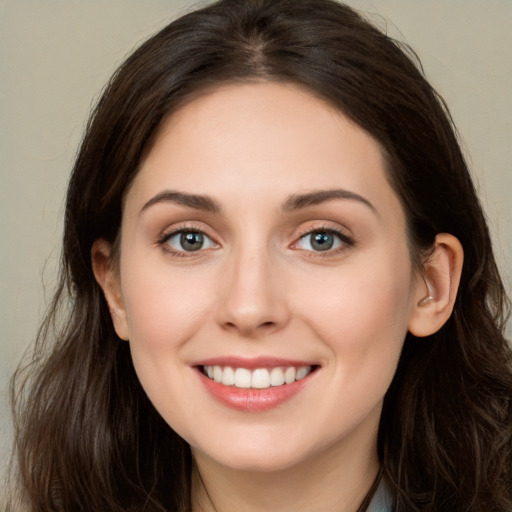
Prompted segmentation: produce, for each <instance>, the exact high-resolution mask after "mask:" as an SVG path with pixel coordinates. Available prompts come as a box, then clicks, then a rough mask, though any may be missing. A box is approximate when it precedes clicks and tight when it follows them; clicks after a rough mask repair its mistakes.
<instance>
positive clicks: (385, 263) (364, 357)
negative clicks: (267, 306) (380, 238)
mask: <svg viewBox="0 0 512 512" xmlns="http://www.w3.org/2000/svg"><path fill="white" fill-rule="evenodd" d="M404 253H405V254H404ZM393 256H394V257H393ZM312 281H314V279H312V278H311V279H310V280H307V281H305V282H304V285H303V290H302V293H301V294H300V295H301V296H302V297H303V301H302V307H301V309H302V312H303V315H307V318H308V319H309V323H310V325H312V326H313V328H314V330H315V331H316V333H317V334H318V336H319V338H321V339H322V340H323V341H324V343H325V344H326V345H327V346H328V349H329V350H330V351H331V352H332V354H333V359H334V360H336V361H337V363H338V364H337V368H338V370H339V369H340V368H341V369H342V371H343V372H344V377H345V378H346V379H347V382H355V381H357V376H367V375H369V374H372V373H373V374H375V375H380V376H382V377H383V378H386V379H389V378H390V377H391V378H392V374H393V373H394V370H395V368H396V363H397V361H398V358H399V355H400V351H401V348H402V345H403V341H404V339H405V335H406V333H407V326H408V319H409V310H410V302H411V297H412V270H411V265H410V260H409V257H408V252H407V251H403V252H402V253H396V252H394V253H393V252H391V254H390V255H387V257H385V256H382V257H380V258H372V259H368V260H365V259H363V258H361V259H359V260H358V261H357V263H355V264H353V265H347V266H346V267H344V268H340V269H336V271H335V272H333V273H332V275H330V276H329V278H328V279H325V280H324V283H325V285H324V286H322V287H321V288H320V287H319V286H318V282H317V283H316V284H315V283H313V282H312ZM311 290H315V292H314V293H311Z"/></svg>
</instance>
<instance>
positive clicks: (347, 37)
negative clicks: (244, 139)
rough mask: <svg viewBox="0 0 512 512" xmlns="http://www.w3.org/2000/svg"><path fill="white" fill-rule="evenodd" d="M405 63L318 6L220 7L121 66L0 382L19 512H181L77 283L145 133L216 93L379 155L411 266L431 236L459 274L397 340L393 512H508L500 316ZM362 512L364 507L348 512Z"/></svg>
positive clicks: (89, 281) (467, 201)
mask: <svg viewBox="0 0 512 512" xmlns="http://www.w3.org/2000/svg"><path fill="white" fill-rule="evenodd" d="M415 60H416V59H415V56H414V54H413V53H412V52H411V51H410V50H408V49H407V48H406V47H404V46H403V45H401V44H400V43H397V42H396V41H393V40H392V39H390V38H389V37H387V36H386V35H385V34H383V33H381V32H380V31H379V30H377V29H376V28H375V27H373V26H372V25H371V24H369V23H368V22H367V21H365V20H364V19H363V18H362V17H361V16H360V15H358V14H357V13H356V12H354V11H353V10H352V9H350V8H349V7H347V6H345V5H342V4H339V3H336V2H334V1H331V0H244V1H239V0H238V1H237V0H221V1H220V2H217V3H214V4H212V5H210V6H207V7H205V8H203V9H201V10H197V11H195V12H192V13H190V14H188V15H186V16H184V17H182V18H180V19H178V20H176V21H175V22H173V23H171V24H170V25H168V26H167V27H166V28H164V29H163V30H162V31H161V32H159V33H158V34H157V35H155V36H154V37H152V38H151V39H149V40H148V41H147V42H146V43H145V44H143V45H142V46H141V47H140V48H139V49H138V50H136V51H135V53H134V54H133V55H132V56H131V57H129V58H128V60H127V61H126V62H125V63H124V64H123V65H122V67H121V68H120V69H119V70H118V71H117V73H116V74H115V75H114V77H113V78H112V80H111V81H110V83H109V84H108V86H107V88H106V90H105V92H104V94H103V96H102V98H101V99H100V101H99V103H98V105H97V107H96V109H95V110H94V112H93V114H92V117H91V119H90V122H89V124H88V127H87V130H86V133H85V136H84V139H83V142H82V145H81V148H80V151H79V154H78V157H77V160H76V164H75V166H74V169H73V174H72V177H71V180H70V183H69V189H68V196H67V205H66V214H65V232H64V250H63V256H62V265H61V274H60V283H59V285H58V288H57V291H56V294H55V297H54V300H53V302H52V303H51V305H50V307H49V312H48V315H47V317H46V319H45V320H44V323H43V324H42V327H41V330H40V332H39V336H38V339H37V343H36V346H35V350H34V354H33V356H32V359H31V360H30V361H29V362H28V363H26V364H25V365H24V366H22V367H20V369H19V370H18V372H17V374H16V375H15V377H14V380H13V387H12V398H13V406H14V418H15V426H16V438H15V450H16V453H17V464H18V472H19V486H18V488H19V489H20V492H21V494H22V499H23V500H24V501H25V502H26V503H27V504H28V509H29V510H31V511H59V512H60V511H62V512H64V511H65V512H69V511H79V510H84V511H107V510H108V511H112V512H115V511H119V512H121V511H123V512H125V511H129V510H133V511H135V510H137V511H139V510H145V511H165V510H167V511H170V510H172V511H175V510H180V511H182V510H183V511H185V510H189V508H190V501H189V493H190V471H191V456H190V452H189V449H188V446H187V444H186V443H185V442H184V441H183V440H182V439H181V438H180V437H179V436H178V435H177V434H175V433H174V432H173V431H172V429H171V428H170V427H169V426H168V425H167V424H166V423H165V422H164V420H163V419H162V418H161V417H160V415H159V414H158V413H157V412H156V410H155V409H154V408H153V406H152V405H151V403H150V402H149V400H148V398H147V397H146V395H145V393H144V391H143V390H142V388H141V386H140V384H139V382H138V380H137V377H136V374H135V371H134V368H133V365H132V362H131V357H130V349H129V344H127V343H123V342H121V341H120V340H119V339H118V338H117V336H116V334H115V331H114V329H113V327H112V323H111V319H110V315H109V311H108V307H107V304H106V302H105V300H104V298H103V295H102V293H101V290H100V288H99V287H98V285H97V283H96V281H95V279H94V275H93V272H92V267H91V257H90V253H91V246H92V244H93V242H94V241H95V240H96V239H98V238H105V239H106V240H108V241H110V242H112V243H114V242H115V240H116V237H117V235H118V232H119V228H120V222H121V212H122V202H123V196H124V194H125V191H126V190H127V187H128V186H129V184H130V183H131V181H132V180H133V177H134V176H135V174H136V173H137V171H138V169H139V167H140V164H141V162H142V160H143V158H144V156H145V155H146V154H147V152H148V151H149V150H150V147H151V142H152V140H153V139H154V137H155V133H156V131H157V129H158V127H159V126H160V124H161V123H162V120H163V119H164V118H165V117H166V116H168V115H169V114H171V113H172V112H173V111H175V110H176V109H177V108H178V107H179V106H180V105H182V104H183V103H184V102H185V101H189V100H190V99H191V98H193V97H194V95H195V94H197V93H198V92H200V91H201V90H203V89H205V88H208V87H212V86H215V85H216V84H219V83H222V82H226V81H229V82H234V81H235V82H236V81H242V82H247V81H262V80H270V81H282V82H292V83H295V84H299V85H301V86H302V87H304V88H306V89H307V90H309V91H310V92H312V93H313V94H315V95H317V96H319V97H321V98H323V99H325V100H326V101H328V102H330V103H331V104H332V105H334V106H335V107H336V108H338V109H339V110H340V111H342V112H343V113H344V114H345V115H346V116H348V117H349V118H351V119H352V120H353V121H355V122H356V123H357V124H359V125H360V126H361V127H363V128H364V129H365V130H366V131H367V132H368V133H370V134H371V135H372V136H373V137H374V138H375V139H376V140H377V141H378V142H379V143H380V144H381V146H382V148H383V152H384V153H385V156H386V159H387V171H388V175H389V180H390V182H391V184H392V185H393V187H394V189H395V191H396V193H397V194H398V196H399V197H400V199H401V201H402V204H403V207H404V211H405V213H406V217H407V222H408V237H409V242H410V247H411V258H412V261H413V262H414V263H415V264H416V265H418V266H421V262H422V255H424V254H425V251H428V249H429V248H430V247H431V246H432V244H433V241H434V237H435V236H436V234H437V233H440V232H447V233H451V234H453V235H455V236H456V237H457V238H458V239H459V240H460V242H461V243H462V246H463V248H464V254H465V261H464V268H463V273H462V280H461V284H460V289H459V293H458V296H457V300H456V303H455V309H454V312H453V315H452V316H451V318H450V319H449V320H448V322H447V323H446V324H445V325H444V326H443V327H442V328H441V329H440V330H439V332H437V333H436V334H434V335H432V336H430V337H428V338H423V339H416V338H414V337H413V336H412V335H408V336H407V338H406V340H405V344H404V348H403V353H402V356H401V359H400V362H399V366H398V370H397V373H396V376H395V378H394V381H393V383H392V385H391V387H390V389H389V391H388V393H387V395H386V398H385V403H384V409H383V414H382V419H381V424H380V429H379V440H378V441H379V442H378V450H379V457H380V461H381V466H382V473H383V475H384V478H385V479H386V480H387V483H388V485H389V488H390V490H391V492H392V494H393V495H394V497H395V501H396V511H397V512H412V511H432V512H434V511H435V512H439V511H440V510H446V511H448V510H449V511H451V512H457V511H460V512H462V511H464V512H468V511H473V512H477V511H481V512H484V511H485V512H490V511H499V512H504V511H510V510H511V509H512V354H511V350H510V347H509V345H508V344H507V341H506V340H505V338H504V335H503V330H504V323H505V320H506V313H507V307H508V302H507V299H506V296H505V292H504V289H503V285H502V282H501V280H500V276H499V273H498V271H497V268H496V264H495V260H494V257H493V252H492V246H491V241H490V238H489V233H488V229H487V226H486V223H485V219H484V215H483V213H482V209H481V206H480V203H479V201H478V198H477V196H476V193H475V190H474V187H473V184H472V182H471V179H470V177H469V173H468V169H467V166H466V163H465V161H464V158H463V156H462V154H461V151H460V148H459V144H458V141H457V135H456V131H455V129H454V127H453V123H452V121H451V118H450V115H449V112H448V109H447V108H446V105H445V104H444V102H443V100H442V99H441V98H440V97H439V96H438V95H437V94H436V92H435V91H434V90H433V89H432V87H431V86H430V85H429V83H428V82H427V81H426V79H425V78H424V76H423V73H422V72H421V68H420V67H419V66H418V65H417V64H415V62H414V61H415ZM362 507H363V505H362Z"/></svg>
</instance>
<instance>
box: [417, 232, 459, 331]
mask: <svg viewBox="0 0 512 512" xmlns="http://www.w3.org/2000/svg"><path fill="white" fill-rule="evenodd" d="M463 260H464V251H463V249H462V246H461V244H460V242H459V240H458V239H457V238H456V237H454V236H453V235H450V234H448V233H440V234H438V235H437V236H436V239H435V242H434V249H433V251H432V253H431V254H430V256H429V258H428V260H427V261H426V262H425V264H424V266H423V271H422V273H421V275H419V276H418V277H417V279H416V285H415V290H414V294H415V298H414V303H413V304H414V305H413V308H412V312H411V316H410V319H409V332H411V334H414V335H415V336H418V337H423V336H430V335H431V334H434V333H435V332H437V331H438V330H439V329H440V328H441V327H442V326H443V325H444V324H445V322H446V321H447V320H448V318H449V317H450V315H451V314H452V311H453V307H454V304H455V299H456V296H457V290H458V288H459V282H460V276H461V273H462V263H463Z"/></svg>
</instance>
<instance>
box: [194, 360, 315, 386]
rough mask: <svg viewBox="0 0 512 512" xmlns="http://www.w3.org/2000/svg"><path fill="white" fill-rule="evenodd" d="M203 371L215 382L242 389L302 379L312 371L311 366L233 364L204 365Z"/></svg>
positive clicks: (289, 382) (278, 384)
mask: <svg viewBox="0 0 512 512" xmlns="http://www.w3.org/2000/svg"><path fill="white" fill-rule="evenodd" d="M203 373H204V374H205V375H206V376H207V377H208V378H210V379H212V380H214V381H215V382H220V383H222V384H224V385H225V386H235V387H236V388H242V389H250V388H253V389H267V388H269V387H270V386H282V385H284V384H291V383H292V382H295V381H296V380H301V379H303V378H304V377H306V376H307V375H309V374H310V373H311V366H300V367H298V368H295V367H294V366H288V367H285V368H283V367H276V368H271V369H268V368H256V369H255V370H252V371H251V370H248V369H247V368H232V367H231V366H224V367H222V366H204V367H203Z"/></svg>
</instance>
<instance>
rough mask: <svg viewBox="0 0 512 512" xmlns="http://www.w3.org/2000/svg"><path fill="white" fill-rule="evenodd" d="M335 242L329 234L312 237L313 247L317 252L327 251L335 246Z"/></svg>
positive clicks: (318, 234) (317, 234)
mask: <svg viewBox="0 0 512 512" xmlns="http://www.w3.org/2000/svg"><path fill="white" fill-rule="evenodd" d="M333 243H334V240H333V237H332V235H330V234H329V233H316V234H314V235H311V247H313V249H315V250H317V251H327V250H328V249H330V248H331V247H332V246H333Z"/></svg>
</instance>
